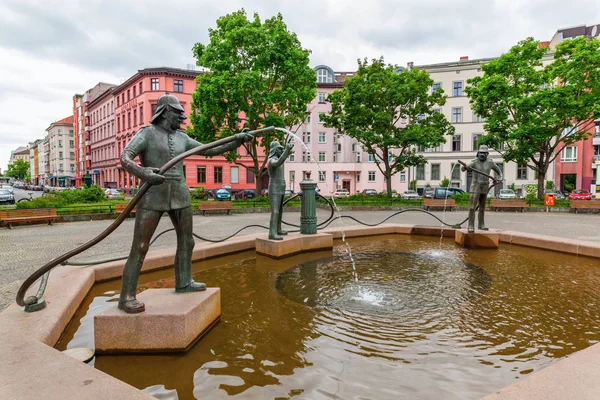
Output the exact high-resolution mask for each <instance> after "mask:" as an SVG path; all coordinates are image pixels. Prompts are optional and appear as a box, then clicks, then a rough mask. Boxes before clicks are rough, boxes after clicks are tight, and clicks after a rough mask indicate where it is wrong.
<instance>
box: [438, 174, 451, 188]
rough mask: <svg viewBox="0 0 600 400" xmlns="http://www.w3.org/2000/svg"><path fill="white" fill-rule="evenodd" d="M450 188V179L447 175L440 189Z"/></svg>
mask: <svg viewBox="0 0 600 400" xmlns="http://www.w3.org/2000/svg"><path fill="white" fill-rule="evenodd" d="M448 186H450V179H448V177H447V176H446V175H444V179H442V181H441V182H440V187H448Z"/></svg>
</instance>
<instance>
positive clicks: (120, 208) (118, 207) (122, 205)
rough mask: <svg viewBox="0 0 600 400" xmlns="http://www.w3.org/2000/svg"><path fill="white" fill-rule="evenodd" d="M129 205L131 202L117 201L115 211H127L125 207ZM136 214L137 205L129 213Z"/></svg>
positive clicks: (118, 212) (119, 212)
mask: <svg viewBox="0 0 600 400" xmlns="http://www.w3.org/2000/svg"><path fill="white" fill-rule="evenodd" d="M128 205H129V203H117V204H115V205H114V207H115V212H116V213H117V214H121V213H122V212H123V211H125V208H127V206H128ZM133 214H135V207H134V208H133V210H131V212H130V213H129V215H133Z"/></svg>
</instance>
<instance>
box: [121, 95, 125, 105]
mask: <svg viewBox="0 0 600 400" xmlns="http://www.w3.org/2000/svg"><path fill="white" fill-rule="evenodd" d="M121 104H125V93H121Z"/></svg>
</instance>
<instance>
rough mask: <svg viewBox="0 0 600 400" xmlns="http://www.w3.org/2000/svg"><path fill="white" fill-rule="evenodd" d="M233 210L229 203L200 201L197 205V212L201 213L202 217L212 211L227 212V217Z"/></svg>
mask: <svg viewBox="0 0 600 400" xmlns="http://www.w3.org/2000/svg"><path fill="white" fill-rule="evenodd" d="M232 209H233V205H232V204H231V202H230V201H217V200H215V201H201V202H199V203H198V210H201V211H202V215H206V212H207V211H212V210H227V215H229V212H230V211H231V210H232Z"/></svg>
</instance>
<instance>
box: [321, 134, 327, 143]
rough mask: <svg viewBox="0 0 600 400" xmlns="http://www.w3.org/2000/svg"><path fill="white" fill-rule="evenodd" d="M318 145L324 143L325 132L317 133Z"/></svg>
mask: <svg viewBox="0 0 600 400" xmlns="http://www.w3.org/2000/svg"><path fill="white" fill-rule="evenodd" d="M319 143H326V142H325V132H319Z"/></svg>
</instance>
